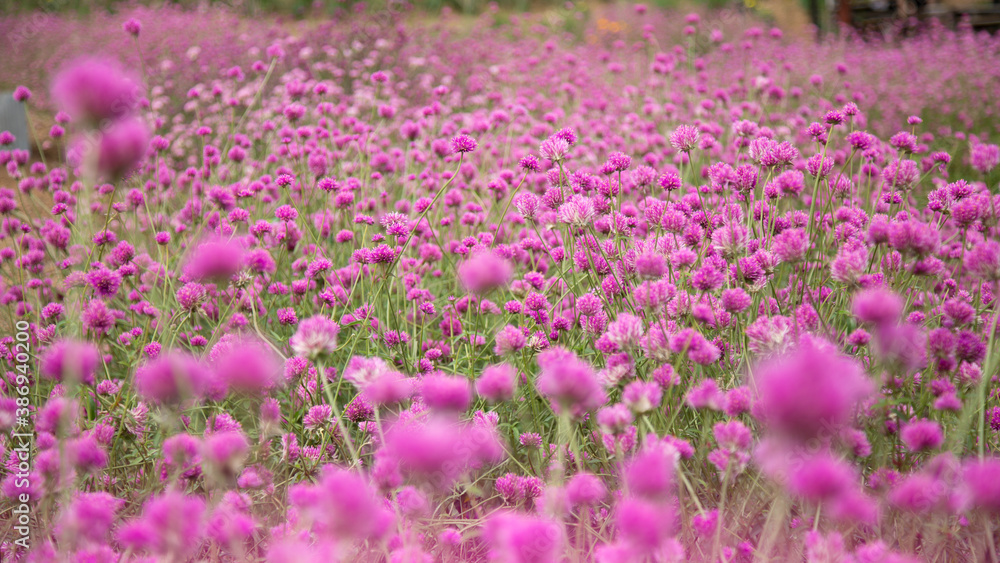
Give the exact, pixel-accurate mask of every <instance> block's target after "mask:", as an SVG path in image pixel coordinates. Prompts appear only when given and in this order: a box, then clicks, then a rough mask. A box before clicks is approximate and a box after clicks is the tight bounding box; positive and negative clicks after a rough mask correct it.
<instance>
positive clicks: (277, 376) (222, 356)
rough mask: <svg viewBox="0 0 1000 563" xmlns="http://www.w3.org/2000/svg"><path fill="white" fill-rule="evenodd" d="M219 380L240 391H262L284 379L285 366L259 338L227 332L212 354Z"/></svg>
mask: <svg viewBox="0 0 1000 563" xmlns="http://www.w3.org/2000/svg"><path fill="white" fill-rule="evenodd" d="M210 355H211V356H212V361H213V364H214V367H215V372H216V376H217V378H218V381H219V383H220V384H222V385H225V386H227V387H228V388H229V389H231V390H233V391H236V392H240V393H251V394H262V393H266V392H267V391H269V390H270V389H272V388H274V387H276V386H279V385H280V384H281V383H282V377H281V375H282V373H281V372H282V368H281V364H280V363H279V362H278V358H277V357H276V356H275V354H274V352H273V351H272V350H271V349H270V347H269V346H268V345H267V344H265V343H264V342H261V341H260V340H258V339H257V338H250V337H242V338H241V337H239V336H232V335H227V336H225V337H223V339H222V340H220V341H219V343H218V344H216V345H215V346H214V347H213V348H212V352H211V354H210Z"/></svg>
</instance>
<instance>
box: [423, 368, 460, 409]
mask: <svg viewBox="0 0 1000 563" xmlns="http://www.w3.org/2000/svg"><path fill="white" fill-rule="evenodd" d="M420 396H421V397H422V398H423V400H424V403H426V404H427V406H429V407H431V408H432V409H436V410H440V411H451V412H463V411H465V410H466V409H468V408H469V405H470V404H471V403H472V386H471V385H469V380H468V379H467V378H465V377H463V376H452V375H446V374H444V373H441V372H436V373H431V374H428V375H425V376H424V377H423V379H421V380H420Z"/></svg>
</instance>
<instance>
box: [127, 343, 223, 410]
mask: <svg viewBox="0 0 1000 563" xmlns="http://www.w3.org/2000/svg"><path fill="white" fill-rule="evenodd" d="M213 380H214V374H213V373H212V372H211V370H209V368H208V367H207V366H205V365H204V364H203V363H202V362H201V361H199V360H198V359H197V358H195V357H193V356H191V355H189V354H185V353H183V352H167V353H165V354H162V355H160V356H159V357H158V358H156V359H155V360H152V361H150V362H148V363H146V364H145V365H143V366H140V367H139V368H138V369H137V370H136V372H135V389H136V391H137V392H138V393H139V395H141V396H142V397H143V398H144V399H146V400H148V401H152V402H155V403H163V404H177V403H180V402H181V401H183V400H185V399H189V398H191V399H196V398H199V397H201V396H202V395H203V394H204V393H205V392H206V391H207V390H208V389H209V387H210V386H211V385H212V383H213Z"/></svg>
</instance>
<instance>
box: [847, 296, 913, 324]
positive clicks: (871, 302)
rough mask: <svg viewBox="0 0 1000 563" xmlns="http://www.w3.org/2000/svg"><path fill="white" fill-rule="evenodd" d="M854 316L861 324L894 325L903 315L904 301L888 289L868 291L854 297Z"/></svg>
mask: <svg viewBox="0 0 1000 563" xmlns="http://www.w3.org/2000/svg"><path fill="white" fill-rule="evenodd" d="M852 311H853V312H854V316H855V317H856V318H857V319H858V320H859V321H861V322H866V323H872V324H875V325H886V324H893V323H896V322H898V321H899V319H900V317H901V316H902V314H903V300H902V299H901V298H900V297H899V295H897V294H896V293H894V292H892V291H889V290H887V289H881V288H878V289H867V290H864V291H860V292H858V293H857V294H856V295H855V296H854V302H853V305H852Z"/></svg>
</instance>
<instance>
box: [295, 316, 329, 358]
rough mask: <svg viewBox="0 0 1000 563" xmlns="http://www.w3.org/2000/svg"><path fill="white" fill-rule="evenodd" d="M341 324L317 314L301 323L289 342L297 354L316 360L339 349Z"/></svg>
mask: <svg viewBox="0 0 1000 563" xmlns="http://www.w3.org/2000/svg"><path fill="white" fill-rule="evenodd" d="M338 334H340V325H338V324H337V323H336V322H334V321H333V320H332V319H330V318H327V317H324V316H322V315H315V316H312V317H309V318H308V319H305V320H303V321H302V322H300V323H299V326H298V329H296V331H295V334H293V335H292V337H291V339H289V341H288V343H289V344H290V345H291V347H292V351H293V352H295V355H296V356H301V357H303V358H308V359H310V360H315V359H317V358H320V357H322V356H325V355H328V354H332V353H333V352H334V351H335V350H336V349H337V335H338Z"/></svg>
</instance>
